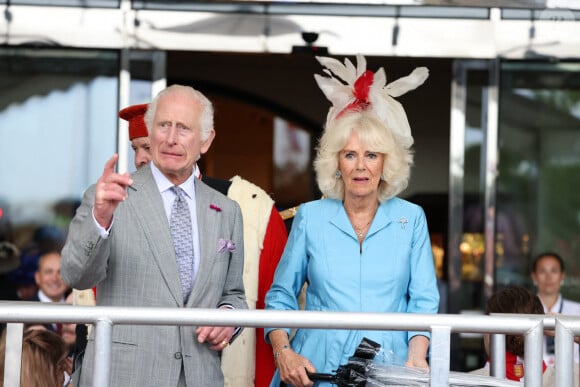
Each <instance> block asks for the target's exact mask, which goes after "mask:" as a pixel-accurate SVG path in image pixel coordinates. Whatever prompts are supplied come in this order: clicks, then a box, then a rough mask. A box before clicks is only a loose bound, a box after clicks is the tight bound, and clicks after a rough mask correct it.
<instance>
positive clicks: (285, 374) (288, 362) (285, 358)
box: [276, 348, 316, 387]
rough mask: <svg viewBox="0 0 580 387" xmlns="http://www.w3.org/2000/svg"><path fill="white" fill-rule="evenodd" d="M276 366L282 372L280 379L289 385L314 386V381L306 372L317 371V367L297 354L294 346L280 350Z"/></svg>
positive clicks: (297, 386) (299, 386)
mask: <svg viewBox="0 0 580 387" xmlns="http://www.w3.org/2000/svg"><path fill="white" fill-rule="evenodd" d="M276 367H278V371H279V372H280V379H281V380H282V381H283V382H284V383H286V384H287V385H289V386H296V387H301V386H305V387H306V386H308V387H310V386H313V385H314V382H313V381H312V380H310V378H309V377H308V375H307V374H306V370H308V372H316V368H314V366H313V365H312V363H310V361H309V360H308V359H307V358H305V357H304V356H302V355H299V354H297V353H296V352H294V351H293V350H292V348H287V349H284V350H282V351H280V352H278V356H277V357H276Z"/></svg>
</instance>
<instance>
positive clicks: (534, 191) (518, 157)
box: [496, 62, 580, 300]
mask: <svg viewBox="0 0 580 387" xmlns="http://www.w3.org/2000/svg"><path fill="white" fill-rule="evenodd" d="M501 101H502V103H501V110H500V126H499V128H500V132H499V134H500V136H499V149H500V168H499V177H498V186H497V187H498V188H497V190H498V201H497V203H498V204H497V211H498V217H497V247H498V251H497V267H496V270H497V272H496V273H497V274H496V275H497V281H498V284H500V285H505V284H508V283H517V284H528V283H529V281H530V280H529V270H530V264H531V259H533V256H534V255H536V254H538V253H540V252H542V251H546V250H551V251H556V252H558V253H559V254H561V255H562V258H563V259H564V261H565V264H566V269H567V270H566V271H567V276H566V282H565V284H564V287H563V289H562V292H563V293H564V295H565V296H568V297H569V298H572V299H576V300H578V299H580V289H579V288H578V286H576V285H575V284H577V282H578V280H579V279H580V266H579V265H578V263H577V262H578V260H577V258H578V257H579V256H580V196H578V188H580V180H579V179H578V176H580V64H578V63H554V64H549V63H519V62H506V63H503V64H502V80H501Z"/></svg>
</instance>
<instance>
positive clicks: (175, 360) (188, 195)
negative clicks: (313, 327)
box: [61, 85, 247, 387]
mask: <svg viewBox="0 0 580 387" xmlns="http://www.w3.org/2000/svg"><path fill="white" fill-rule="evenodd" d="M145 121H146V123H147V126H148V129H149V133H150V138H151V156H152V162H151V163H149V164H148V165H146V166H143V167H142V168H140V169H139V170H137V171H136V172H135V173H133V174H132V175H129V174H127V173H125V174H118V173H115V171H114V168H115V163H116V162H117V158H118V156H117V155H114V156H113V157H112V158H111V159H109V160H108V161H107V163H106V164H105V168H104V172H103V175H102V176H101V177H100V178H99V180H98V181H97V183H96V184H95V185H93V186H91V187H90V188H89V189H88V190H87V191H86V192H85V194H84V197H83V201H82V204H81V206H80V207H79V209H78V210H77V213H76V215H75V217H74V219H73V221H72V223H71V225H70V228H69V235H68V239H67V242H66V245H65V247H64V249H63V252H62V268H61V272H62V276H63V278H64V280H65V281H66V282H67V283H68V284H69V285H70V286H73V287H74V288H77V289H87V288H91V287H93V286H96V287H97V305H113V306H143V307H177V308H183V307H186V308H228V309H232V308H234V309H245V308H247V305H246V301H245V295H244V287H243V282H242V268H243V251H244V246H243V230H242V215H241V212H240V208H239V206H238V205H237V203H236V202H234V201H233V200H231V199H228V198H227V197H226V196H224V195H222V194H219V193H218V192H216V191H215V190H213V189H211V188H209V187H208V186H207V185H205V184H204V183H203V182H201V181H200V180H199V179H196V178H195V177H194V174H193V172H194V170H195V169H196V168H197V166H196V161H197V160H198V159H199V158H200V156H201V155H202V154H204V153H205V152H207V150H208V149H209V147H210V145H211V142H212V140H213V138H214V136H215V131H214V129H213V107H212V105H211V102H210V101H209V100H208V99H207V98H206V97H205V96H204V95H203V94H201V93H199V92H198V91H196V90H194V89H193V88H191V87H187V86H180V85H173V86H170V87H168V88H167V89H165V90H163V91H162V92H161V93H159V95H158V96H157V97H156V98H155V99H154V100H153V101H152V103H151V105H150V108H149V109H148V112H147V116H146V117H145ZM176 186H177V187H179V188H180V189H181V190H182V191H181V192H184V193H182V194H181V195H179V194H176V193H174V189H175V188H174V187H176ZM176 200H185V202H187V204H188V209H189V212H190V215H191V218H190V219H191V230H192V232H191V239H193V241H192V242H193V254H192V255H193V257H192V260H193V262H192V264H191V266H192V267H190V270H191V273H190V278H191V280H190V281H191V282H192V283H184V281H185V280H184V279H183V278H182V277H180V270H181V268H180V267H178V266H179V265H178V263H177V262H176V256H177V255H178V253H177V251H178V250H176V248H174V241H173V238H172V232H171V231H170V222H171V219H172V217H171V212H172V206H173V205H174V202H175V201H176ZM180 278H181V279H180ZM185 282H187V281H185ZM188 288H189V289H191V290H190V291H189V290H182V289H188ZM185 293H187V294H185ZM238 331H239V330H238ZM238 331H237V330H236V328H235V327H197V328H195V327H189V326H182V327H174V326H125V325H119V326H115V327H114V329H113V353H112V369H111V385H112V386H123V387H128V386H135V387H142V386H219V385H223V375H222V371H221V369H220V353H221V350H223V349H224V348H225V347H226V346H227V345H228V343H230V342H231V341H232V339H233V338H234V337H235V336H236V335H237V333H239V332H238ZM93 362H94V343H93V341H92V338H91V339H89V343H88V346H87V351H86V355H85V358H84V360H83V367H82V375H81V381H80V384H79V385H80V386H81V387H82V386H89V385H90V383H91V380H92V367H93Z"/></svg>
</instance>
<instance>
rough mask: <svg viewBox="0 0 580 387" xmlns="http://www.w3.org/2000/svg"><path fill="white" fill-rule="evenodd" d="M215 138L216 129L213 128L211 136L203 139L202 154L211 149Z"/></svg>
mask: <svg viewBox="0 0 580 387" xmlns="http://www.w3.org/2000/svg"><path fill="white" fill-rule="evenodd" d="M214 138H215V130H214V129H213V128H212V129H211V131H210V132H209V136H208V138H207V140H205V141H203V142H202V143H201V154H202V155H203V154H205V152H207V151H208V150H209V147H210V146H211V143H212V142H213V139H214Z"/></svg>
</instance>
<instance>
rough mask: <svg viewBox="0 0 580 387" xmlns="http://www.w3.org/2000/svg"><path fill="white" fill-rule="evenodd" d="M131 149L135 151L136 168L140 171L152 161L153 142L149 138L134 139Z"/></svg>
mask: <svg viewBox="0 0 580 387" xmlns="http://www.w3.org/2000/svg"><path fill="white" fill-rule="evenodd" d="M131 148H133V150H134V151H135V168H137V169H139V168H141V167H142V166H143V165H145V164H147V163H148V162H149V161H151V140H149V137H136V138H134V139H132V140H131Z"/></svg>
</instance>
